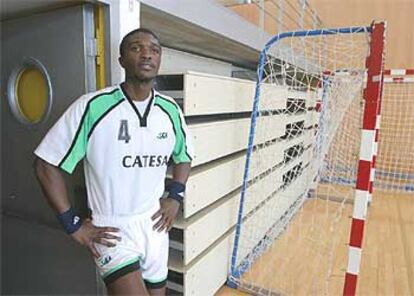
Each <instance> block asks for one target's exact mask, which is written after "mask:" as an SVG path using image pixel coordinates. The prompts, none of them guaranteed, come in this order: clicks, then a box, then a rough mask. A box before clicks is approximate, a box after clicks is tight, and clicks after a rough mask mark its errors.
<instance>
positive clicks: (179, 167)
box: [152, 162, 191, 232]
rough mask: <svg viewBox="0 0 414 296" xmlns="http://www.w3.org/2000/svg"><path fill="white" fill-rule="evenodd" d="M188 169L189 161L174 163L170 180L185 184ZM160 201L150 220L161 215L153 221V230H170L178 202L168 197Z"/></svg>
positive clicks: (178, 206) (189, 167)
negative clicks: (158, 207) (155, 221)
mask: <svg viewBox="0 0 414 296" xmlns="http://www.w3.org/2000/svg"><path fill="white" fill-rule="evenodd" d="M190 170H191V163H190V162H184V163H178V164H175V165H174V167H173V179H172V182H177V183H179V184H182V185H184V186H185V184H186V183H187V180H188V177H189V175H190ZM160 203H161V208H160V209H159V210H158V211H157V212H156V213H155V214H154V215H153V216H152V220H156V219H157V218H159V217H161V218H159V220H158V221H157V223H155V225H154V230H158V232H161V231H163V230H164V229H165V230H166V231H170V230H171V228H172V226H173V223H174V220H175V217H176V216H177V213H178V210H179V208H180V202H179V201H178V200H177V199H174V198H171V197H168V198H163V199H161V202H160Z"/></svg>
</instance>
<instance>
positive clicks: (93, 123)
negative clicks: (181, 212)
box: [35, 29, 192, 295]
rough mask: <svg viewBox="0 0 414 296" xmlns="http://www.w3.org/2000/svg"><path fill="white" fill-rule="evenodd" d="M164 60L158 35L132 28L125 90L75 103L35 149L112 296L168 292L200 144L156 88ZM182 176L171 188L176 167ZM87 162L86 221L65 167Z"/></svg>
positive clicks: (56, 204)
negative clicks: (176, 224) (176, 230)
mask: <svg viewBox="0 0 414 296" xmlns="http://www.w3.org/2000/svg"><path fill="white" fill-rule="evenodd" d="M160 61H161V46H160V42H159V39H158V37H157V36H156V35H155V34H154V33H153V32H151V31H150V30H147V29H137V30H134V31H132V32H130V33H128V34H127V35H126V36H125V37H124V38H123V40H122V42H121V44H120V58H119V62H120V64H121V66H122V67H123V68H124V70H125V74H126V79H125V82H123V83H122V84H121V85H119V86H114V87H109V88H106V89H103V90H100V91H97V92H95V93H90V94H86V95H84V96H82V97H80V98H79V99H78V100H76V101H75V102H74V103H73V104H72V105H71V106H70V107H69V108H68V110H67V111H66V112H65V113H64V114H63V116H62V117H61V118H60V119H59V120H58V121H57V123H56V124H55V125H54V126H53V127H52V129H51V130H50V131H49V132H48V134H47V135H46V136H45V138H44V139H43V141H42V142H41V144H40V145H39V147H38V148H37V149H36V151H35V154H36V155H37V159H36V162H35V168H36V174H37V177H38V180H39V182H40V184H41V186H42V189H43V192H44V194H45V196H46V199H47V201H48V202H49V204H50V205H51V207H52V208H53V209H54V210H55V211H56V212H57V217H58V219H59V221H60V222H61V224H62V226H63V227H64V229H65V231H66V232H67V233H68V234H70V235H71V236H72V238H73V239H75V240H76V241H77V242H79V243H80V244H82V245H84V246H86V247H88V248H89V250H90V251H91V252H92V254H93V256H94V257H95V263H96V265H97V268H98V270H99V272H100V274H101V275H102V277H103V279H104V281H105V283H106V286H107V290H108V293H109V294H111V295H119V294H130V295H148V293H149V294H150V295H165V284H166V278H167V273H168V269H167V260H168V233H167V231H169V230H170V229H171V227H172V224H173V221H174V218H175V217H176V215H177V212H178V209H179V205H180V202H181V201H182V199H183V196H184V191H185V183H186V182H187V179H188V176H189V172H190V165H191V160H192V156H191V155H192V147H191V142H190V137H189V133H188V130H187V127H186V125H185V122H184V118H183V115H182V113H181V111H180V109H179V107H178V105H177V104H176V103H175V102H174V101H173V100H172V99H171V98H169V97H166V96H164V95H162V94H160V93H158V92H157V91H155V90H154V89H153V83H154V79H155V77H156V75H157V73H158V69H159V66H160ZM170 158H172V161H173V163H174V167H173V181H172V182H171V184H169V186H167V192H168V198H163V199H161V200H160V197H161V195H162V194H163V192H164V179H165V174H166V170H167V164H168V162H169V160H170ZM82 159H83V160H84V171H85V179H86V187H87V194H88V204H89V208H90V209H91V211H92V220H90V219H86V220H85V221H80V219H79V217H78V216H77V215H76V213H75V211H74V210H73V208H71V206H70V202H69V198H68V195H67V191H66V188H65V183H64V179H63V176H62V174H61V170H63V171H65V172H67V173H72V172H73V170H74V169H75V167H76V165H77V163H78V162H79V161H80V160H82Z"/></svg>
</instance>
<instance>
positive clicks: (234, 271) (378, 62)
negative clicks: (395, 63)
mask: <svg viewBox="0 0 414 296" xmlns="http://www.w3.org/2000/svg"><path fill="white" fill-rule="evenodd" d="M379 28H382V31H381V29H379ZM379 31H381V32H380V33H378V32H379ZM366 32H371V33H372V36H373V38H372V39H371V51H370V53H371V55H373V51H374V52H376V53H379V55H380V58H372V59H371V63H370V64H367V66H368V68H369V69H368V73H369V75H370V74H371V76H370V77H371V79H372V78H373V77H377V78H378V77H381V76H378V75H380V74H381V69H382V54H383V36H384V23H374V24H372V26H370V27H350V28H333V29H318V30H307V31H293V32H286V33H281V34H278V35H276V36H274V37H273V38H272V39H270V40H269V41H268V42H267V43H266V45H265V47H264V49H263V50H262V52H261V55H260V60H259V66H258V72H257V82H256V89H255V97H254V102H253V112H252V117H251V125H250V134H249V144H248V150H247V157H246V163H245V170H244V178H243V185H242V190H241V196H240V206H239V214H238V221H237V226H236V234H235V240H234V244H233V253H232V258H231V267H230V268H231V269H230V273H231V276H232V277H233V278H240V276H241V275H242V274H243V272H244V271H245V268H243V267H245V266H246V264H240V265H238V264H237V263H238V260H237V257H238V244H239V239H240V233H241V223H242V221H243V216H244V213H243V212H244V199H245V193H246V188H247V183H248V182H247V181H248V179H249V174H250V158H251V154H252V151H253V143H254V137H255V130H256V120H257V116H258V106H259V98H260V93H261V83H260V82H261V81H262V77H263V72H264V65H265V60H266V56H267V54H268V52H269V50H270V48H271V47H272V46H273V45H274V44H275V43H277V42H278V41H279V40H281V39H284V38H289V37H305V36H320V35H334V34H340V33H341V34H356V33H366ZM379 35H380V36H379ZM381 38H382V39H381ZM380 39H381V40H380ZM381 41H382V43H381ZM374 64H375V65H374ZM378 69H379V72H378V74H376V75H373V74H372V73H373V72H375V71H377V70H378ZM372 83H375V86H376V87H377V88H378V89H379V90H381V87H378V85H379V86H381V83H382V79H379V80H377V81H375V82H374V81H373V82H372ZM380 95H381V91H379V93H377V94H376V96H375V98H374V97H372V98H371V99H372V100H378V99H379V98H380ZM376 115H377V109H374V118H375V117H376ZM371 117H372V116H371ZM374 128H375V124H374ZM375 138H376V139H378V137H375ZM372 140H373V141H371V145H372V146H373V147H374V146H375V144H374V138H373V139H372ZM361 149H362V148H361ZM369 168H371V165H370V166H369ZM369 174H370V170H368V181H369V180H370V176H369ZM367 189H368V188H367ZM357 198H358V194H357V196H356V199H357ZM367 202H368V200H367V201H366V205H367ZM355 232H357V233H358V235H360V236H361V238H362V233H363V231H359V230H358V231H355V230H354V231H353V232H351V237H354V236H355V234H354V233H355ZM361 242H362V239H361ZM358 265H359V261H358ZM240 266H242V268H240ZM347 277H348V280H346V281H345V286H344V294H346V295H354V294H355V289H352V286H355V287H356V276H355V277H353V278H352V284H351V285H350V284H349V276H348V273H347ZM228 284H229V285H230V286H232V287H237V283H236V282H235V281H234V280H232V279H231V277H229V280H228Z"/></svg>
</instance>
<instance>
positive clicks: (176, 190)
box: [166, 181, 185, 203]
mask: <svg viewBox="0 0 414 296" xmlns="http://www.w3.org/2000/svg"><path fill="white" fill-rule="evenodd" d="M166 190H167V192H168V197H170V198H172V199H175V200H176V201H178V202H179V203H182V202H183V200H184V194H185V185H184V184H182V183H180V182H176V181H172V182H171V183H170V184H168V185H167V188H166Z"/></svg>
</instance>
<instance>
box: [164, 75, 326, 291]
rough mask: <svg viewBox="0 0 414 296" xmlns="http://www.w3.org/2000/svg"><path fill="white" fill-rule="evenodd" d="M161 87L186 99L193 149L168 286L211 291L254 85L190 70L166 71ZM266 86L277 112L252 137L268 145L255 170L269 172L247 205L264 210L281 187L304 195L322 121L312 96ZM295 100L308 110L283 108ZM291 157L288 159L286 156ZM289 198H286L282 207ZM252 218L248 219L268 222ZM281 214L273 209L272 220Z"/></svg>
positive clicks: (237, 186)
mask: <svg viewBox="0 0 414 296" xmlns="http://www.w3.org/2000/svg"><path fill="white" fill-rule="evenodd" d="M157 87H158V89H159V90H160V91H161V93H164V94H166V95H170V96H171V97H173V98H174V99H175V100H176V101H177V102H178V103H179V104H180V105H181V107H182V109H183V112H184V115H185V117H186V121H187V123H188V125H189V129H190V131H191V136H192V137H193V142H194V146H195V151H196V155H195V158H194V160H193V164H192V165H193V169H192V173H191V176H190V178H189V180H188V183H187V192H186V198H185V202H184V204H183V209H182V213H181V214H180V216H179V218H178V219H177V221H176V223H175V225H174V228H173V229H172V231H171V232H170V262H169V268H170V274H169V280H168V287H169V288H170V289H171V290H174V291H176V292H180V293H183V294H185V295H212V294H213V293H214V292H215V291H217V290H218V289H219V287H220V286H222V285H223V283H224V282H225V281H226V277H227V272H228V265H229V258H230V257H231V250H232V245H233V236H234V229H235V224H236V220H237V214H238V208H239V197H240V190H241V185H242V181H243V172H244V166H245V157H246V148H247V144H248V136H249V130H250V115H251V110H252V106H253V97H254V90H255V83H254V82H252V81H248V80H242V79H236V78H230V77H222V76H215V75H208V74H202V73H196V72H186V73H181V74H168V75H161V76H160V77H159V78H158V80H157ZM263 89H264V90H265V93H266V96H264V97H263V98H262V100H267V102H266V105H267V106H269V108H271V109H272V110H278V111H279V112H277V113H276V115H273V116H263V117H260V118H259V119H258V120H259V126H260V127H261V128H259V129H257V132H256V135H255V139H256V140H255V143H258V144H261V143H266V145H264V148H262V149H257V151H255V152H254V153H260V154H261V155H260V156H259V157H261V158H263V159H266V165H261V166H253V167H252V169H251V173H250V175H251V176H258V175H260V174H263V173H266V172H267V175H265V177H263V178H261V179H260V182H258V183H256V184H254V185H253V186H254V187H253V188H251V190H254V192H255V193H256V192H257V196H258V198H257V199H254V201H252V202H250V203H248V204H247V205H246V209H245V213H246V214H247V213H249V212H250V211H252V210H253V209H255V210H259V211H260V205H261V204H262V202H263V200H264V199H266V198H267V197H269V195H271V194H274V192H275V191H277V190H279V191H280V190H282V191H285V192H288V191H289V194H288V195H289V196H299V195H301V194H303V192H304V190H305V188H302V187H303V186H302V184H305V183H308V182H305V180H304V178H305V179H308V178H309V176H310V174H308V173H307V172H308V170H311V169H312V166H311V165H309V163H310V159H311V156H312V149H313V143H314V141H315V136H314V135H315V128H316V125H317V121H318V113H317V111H316V108H315V106H316V101H317V98H316V96H315V94H314V93H310V92H298V91H292V90H289V88H288V87H283V86H270V85H264V86H263ZM292 101H294V102H295V104H296V105H300V106H302V107H303V108H298V111H297V112H284V111H285V110H287V109H289V108H292V106H290V105H291V104H292ZM298 101H301V102H303V104H301V103H299V104H298ZM299 109H300V110H299ZM288 113H289V115H288ZM292 126H300V127H299V128H298V129H300V130H301V131H300V132H298V133H296V134H295V133H291V129H292ZM263 127H266V129H264V128H263ZM269 131H271V132H269ZM288 134H289V135H290V136H287V135H288ZM292 134H294V136H292ZM298 146H300V147H303V149H299V150H301V151H302V153H299V154H297V155H293V156H292V154H291V150H292V149H295V150H298V149H297V147H298ZM286 157H289V158H291V159H290V160H288V161H287V160H286ZM298 167H299V168H300V170H298ZM269 172H270V173H269ZM293 172H295V174H296V175H295V178H293V179H292V178H289V179H291V181H290V182H289V183H288V184H287V183H286V180H285V179H287V178H286V176H287V175H288V174H290V175H291V174H292V173H293ZM275 180H277V181H276V183H275ZM307 181H308V180H307ZM283 184H284V186H281V185H283ZM280 187H283V188H282V189H280ZM276 194H277V193H276ZM273 202H274V201H273ZM292 203H293V201H292V200H286V202H285V205H282V206H281V207H280V209H281V211H284V209H285V208H286V207H289V206H291V205H292ZM254 217H255V216H254V215H252V217H251V218H249V221H248V223H252V224H254V223H263V222H262V221H255V220H254ZM279 218H280V214H276V215H275V218H274V219H279ZM266 223H269V225H271V224H273V223H274V221H267V222H266ZM269 227H270V226H269ZM263 235H264V234H263ZM252 247H254V246H252Z"/></svg>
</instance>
